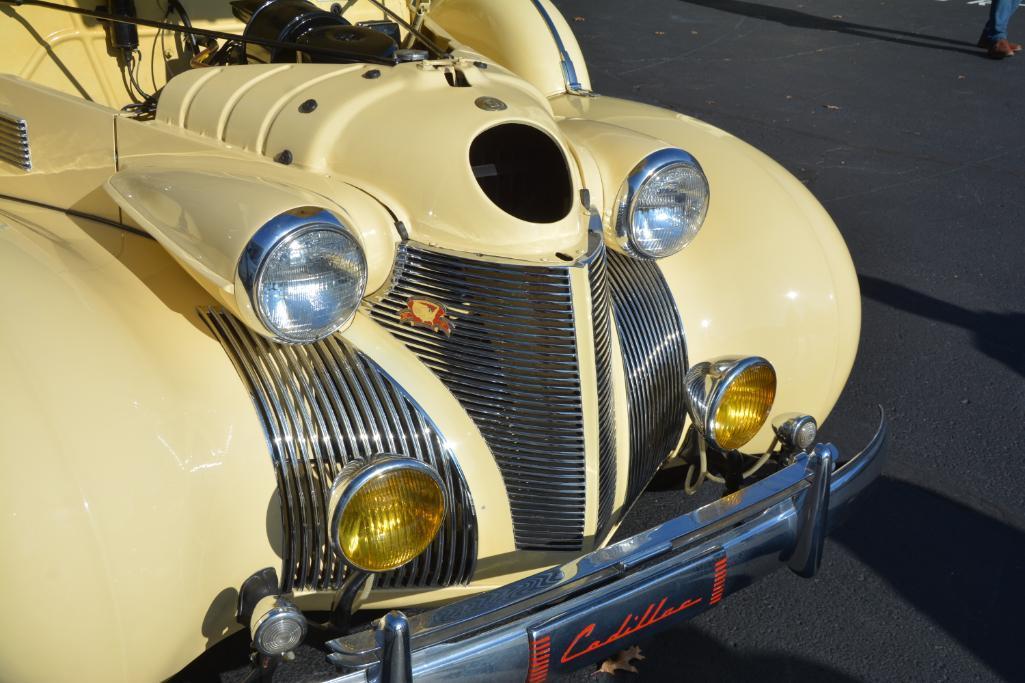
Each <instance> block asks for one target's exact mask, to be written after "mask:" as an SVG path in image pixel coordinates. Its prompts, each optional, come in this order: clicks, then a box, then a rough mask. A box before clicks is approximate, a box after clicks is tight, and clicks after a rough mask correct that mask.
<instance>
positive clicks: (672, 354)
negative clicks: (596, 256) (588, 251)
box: [607, 251, 687, 505]
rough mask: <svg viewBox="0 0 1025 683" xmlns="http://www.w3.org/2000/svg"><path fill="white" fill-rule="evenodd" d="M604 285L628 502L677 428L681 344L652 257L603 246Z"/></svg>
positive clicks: (670, 445) (680, 422)
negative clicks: (623, 396) (614, 336)
mask: <svg viewBox="0 0 1025 683" xmlns="http://www.w3.org/2000/svg"><path fill="white" fill-rule="evenodd" d="M607 268H608V276H609V285H610V288H609V291H610V294H611V297H612V311H613V315H614V317H615V323H616V332H617V333H618V335H619V344H620V347H621V348H622V352H623V365H624V368H625V370H626V383H627V387H626V389H627V399H628V405H627V410H628V414H629V416H630V479H629V481H628V483H627V494H626V495H627V498H626V503H627V505H630V503H632V502H633V501H634V500H636V498H637V496H639V495H640V494H641V491H643V490H644V487H645V486H647V485H648V482H649V481H651V478H652V477H653V476H655V473H656V472H657V471H658V468H659V467H661V466H662V463H663V462H664V461H665V459H666V458H667V457H668V456H669V455H670V452H671V451H672V450H673V449H674V448H675V447H676V445H677V443H678V442H679V439H680V435H681V434H682V433H683V426H684V421H685V419H686V417H685V416H686V408H685V406H686V402H685V394H684V382H683V377H684V375H685V374H686V373H687V346H686V342H685V339H684V336H683V323H682V322H681V320H680V313H679V311H678V310H677V308H676V302H675V301H674V300H673V294H672V292H671V291H670V290H669V285H668V284H667V283H666V281H665V278H664V277H663V276H662V271H660V270H659V269H658V266H657V265H656V264H655V262H654V261H641V260H638V259H635V258H631V257H629V256H624V255H623V254H619V253H617V252H613V251H610V252H608V259H607Z"/></svg>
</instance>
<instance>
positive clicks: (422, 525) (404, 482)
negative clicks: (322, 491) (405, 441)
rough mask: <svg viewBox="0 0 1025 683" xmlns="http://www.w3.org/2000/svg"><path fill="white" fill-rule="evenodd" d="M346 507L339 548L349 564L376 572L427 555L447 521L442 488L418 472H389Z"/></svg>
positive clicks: (340, 519) (341, 519)
mask: <svg viewBox="0 0 1025 683" xmlns="http://www.w3.org/2000/svg"><path fill="white" fill-rule="evenodd" d="M342 502H344V503H345V508H344V509H343V510H341V514H340V515H338V516H336V519H338V529H337V534H338V536H337V541H338V546H339V548H340V549H341V551H342V555H343V556H344V558H345V559H346V560H347V561H348V562H349V563H350V564H353V565H355V566H356V567H359V568H360V569H363V570H365V571H371V572H383V571H390V570H392V569H395V568H397V567H401V566H402V565H404V564H406V563H407V562H409V561H410V560H412V559H413V558H414V557H416V556H417V555H419V554H420V553H422V552H423V551H424V550H425V549H426V548H427V546H428V545H429V544H430V543H431V541H433V540H434V537H435V536H436V535H437V533H438V530H439V529H440V528H441V523H442V521H443V519H444V517H445V495H444V492H443V491H442V489H441V486H440V485H439V484H438V482H437V480H436V479H435V478H434V477H432V476H431V475H430V474H428V473H426V472H424V471H422V470H419V469H414V468H394V469H389V470H386V471H384V472H382V473H381V474H379V475H378V476H375V477H373V478H372V479H370V480H369V481H367V482H366V483H364V484H363V485H362V486H360V488H359V489H358V490H357V491H356V492H355V493H354V494H353V495H352V496H351V497H350V498H348V500H347V502H346V501H342Z"/></svg>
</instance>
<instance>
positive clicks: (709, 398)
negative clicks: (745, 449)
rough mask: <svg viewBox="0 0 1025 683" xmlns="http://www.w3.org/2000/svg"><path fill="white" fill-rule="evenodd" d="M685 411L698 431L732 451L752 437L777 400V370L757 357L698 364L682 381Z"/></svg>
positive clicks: (721, 446) (721, 447) (718, 445)
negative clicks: (685, 396) (684, 390)
mask: <svg viewBox="0 0 1025 683" xmlns="http://www.w3.org/2000/svg"><path fill="white" fill-rule="evenodd" d="M684 382H685V386H686V392H687V410H688V412H689V413H690V417H691V420H692V421H693V423H694V425H695V427H696V428H697V429H698V431H699V432H701V434H702V435H703V436H704V437H705V438H707V439H708V440H709V441H710V442H711V443H712V445H714V446H716V447H717V448H719V449H720V450H724V451H733V450H736V449H738V448H740V447H741V446H743V445H744V444H746V443H747V442H749V441H750V440H751V439H753V438H754V437H755V434H757V433H758V430H760V429H761V428H762V425H764V424H765V421H766V420H767V419H768V417H769V412H770V411H771V410H772V404H773V401H775V399H776V371H775V369H774V368H773V367H772V364H771V363H769V361H767V360H765V359H764V358H761V357H759V356H748V357H746V358H737V357H728V358H719V359H716V360H713V361H706V362H704V363H698V364H697V365H695V366H694V367H692V368H691V369H690V370H689V371H688V372H687V376H686V378H685V380H684Z"/></svg>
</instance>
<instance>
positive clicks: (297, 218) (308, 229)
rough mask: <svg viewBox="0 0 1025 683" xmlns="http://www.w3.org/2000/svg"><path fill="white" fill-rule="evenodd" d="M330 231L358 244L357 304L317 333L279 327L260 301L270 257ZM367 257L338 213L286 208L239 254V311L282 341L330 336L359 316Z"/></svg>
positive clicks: (249, 322)
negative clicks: (307, 237) (303, 333)
mask: <svg viewBox="0 0 1025 683" xmlns="http://www.w3.org/2000/svg"><path fill="white" fill-rule="evenodd" d="M317 231H328V232H334V233H336V234H338V235H341V236H344V238H345V239H347V240H350V241H351V243H352V245H353V246H354V247H355V250H354V252H353V253H354V254H355V258H356V261H355V267H356V268H357V270H358V271H359V274H360V275H359V279H358V284H357V286H356V290H357V291H358V296H357V297H355V302H356V303H355V305H353V306H352V307H351V310H348V311H347V312H346V313H345V314H344V315H340V316H338V317H337V318H336V319H334V320H332V321H331V322H330V323H329V324H326V325H323V326H321V327H320V328H318V331H317V333H316V334H315V335H314V336H298V335H294V334H289V333H288V332H287V331H285V330H282V329H279V328H278V327H277V326H276V325H275V324H274V323H273V322H272V321H271V320H270V318H269V316H268V315H267V313H266V311H264V310H263V307H262V305H261V303H260V301H261V287H262V286H263V276H264V274H265V267H266V265H267V263H268V260H269V257H270V256H271V255H272V254H273V253H274V252H275V250H276V249H278V248H279V247H282V246H284V245H287V244H291V243H293V242H294V241H295V240H297V239H300V238H302V237H303V236H304V235H307V234H309V233H312V232H317ZM367 270H368V268H367V260H366V254H365V253H364V251H363V246H362V244H361V242H360V240H359V238H358V237H357V236H356V233H355V231H353V230H351V229H350V228H349V227H348V226H346V225H345V224H344V223H343V222H342V221H341V220H340V219H339V218H338V217H337V216H335V215H334V214H333V213H331V212H330V211H327V210H326V209H321V208H318V207H300V208H296V209H292V210H290V211H286V212H284V213H282V214H279V215H277V216H275V217H274V218H272V219H271V220H269V221H267V222H266V223H265V224H264V225H263V226H261V227H260V229H259V230H257V231H256V234H254V235H253V236H252V238H250V240H249V242H248V244H247V245H246V247H245V249H243V251H242V255H241V256H240V257H239V263H238V268H237V269H236V275H235V299H236V303H237V305H238V308H239V312H240V314H241V316H242V318H243V320H244V321H245V322H246V324H247V325H249V326H250V327H251V328H253V329H255V330H257V331H262V333H263V334H265V335H268V336H272V337H273V338H275V339H277V340H278V341H281V342H284V343H288V344H309V343H313V342H317V341H320V340H321V339H324V338H325V337H329V336H330V335H332V334H334V333H335V332H337V331H338V330H340V329H342V328H343V327H345V326H346V325H348V324H349V323H350V322H352V319H353V318H354V317H355V315H356V311H357V309H358V307H359V301H361V300H362V299H363V297H364V296H366V287H367V277H368V273H367Z"/></svg>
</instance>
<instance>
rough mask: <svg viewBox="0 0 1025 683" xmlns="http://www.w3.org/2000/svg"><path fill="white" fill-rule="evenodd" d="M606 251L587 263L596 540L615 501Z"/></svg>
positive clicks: (601, 250) (601, 249)
mask: <svg viewBox="0 0 1025 683" xmlns="http://www.w3.org/2000/svg"><path fill="white" fill-rule="evenodd" d="M606 258H607V256H606V250H605V245H604V244H599V247H598V251H597V252H596V253H595V254H594V257H593V258H592V260H591V263H590V266H589V270H588V275H589V277H590V281H591V321H592V328H593V330H594V357H595V365H596V368H595V369H596V371H597V374H598V383H597V384H598V386H597V389H598V430H599V432H598V527H597V531H596V535H597V537H598V539H602V538H604V537H605V532H606V531H608V528H609V522H610V521H611V519H612V505H613V503H614V502H615V498H616V418H615V413H614V410H613V405H612V340H611V339H610V336H611V335H610V332H609V306H610V305H611V304H610V302H609V287H608V278H607V276H606V263H605V261H606Z"/></svg>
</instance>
